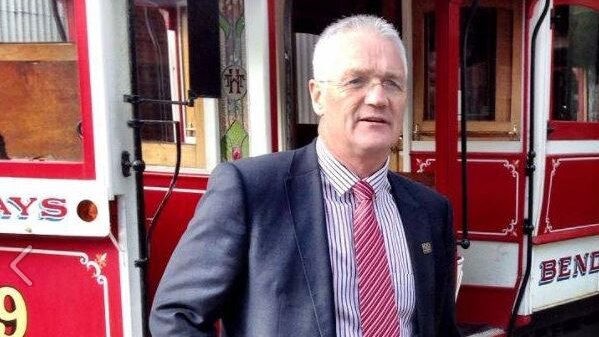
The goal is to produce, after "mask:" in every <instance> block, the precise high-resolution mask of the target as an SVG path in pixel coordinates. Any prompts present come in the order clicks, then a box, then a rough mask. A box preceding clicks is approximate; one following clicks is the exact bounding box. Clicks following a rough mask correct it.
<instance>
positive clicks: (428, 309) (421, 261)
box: [389, 174, 435, 332]
mask: <svg viewBox="0 0 599 337" xmlns="http://www.w3.org/2000/svg"><path fill="white" fill-rule="evenodd" d="M389 180H390V182H391V190H392V193H393V197H394V198H395V203H396V204H397V207H398V209H399V214H400V216H401V220H402V223H403V227H404V231H405V235H406V241H407V243H408V248H409V250H410V257H411V262H412V269H413V273H414V287H415V290H416V315H417V323H418V331H420V332H424V331H426V330H427V327H426V324H427V322H430V320H429V319H430V317H433V308H434V297H433V296H434V294H435V289H434V282H433V280H434V279H435V275H434V270H435V269H434V258H433V253H432V250H433V249H435V247H432V244H431V242H432V241H431V236H430V233H431V231H430V229H429V227H430V222H429V221H428V214H427V213H426V212H425V211H424V209H422V208H421V207H420V205H419V204H418V202H417V201H416V200H414V198H412V196H411V195H410V193H409V192H408V190H407V189H406V187H405V183H404V182H402V181H401V178H398V177H397V176H395V175H394V174H389Z"/></svg>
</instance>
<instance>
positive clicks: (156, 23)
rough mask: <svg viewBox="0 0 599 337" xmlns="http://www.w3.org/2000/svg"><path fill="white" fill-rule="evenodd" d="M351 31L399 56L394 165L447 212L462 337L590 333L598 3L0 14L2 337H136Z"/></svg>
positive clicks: (429, 0) (176, 7) (597, 289)
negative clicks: (403, 73)
mask: <svg viewBox="0 0 599 337" xmlns="http://www.w3.org/2000/svg"><path fill="white" fill-rule="evenodd" d="M354 13H370V14H375V15H379V16H383V17H385V18H387V19H388V20H389V21H390V22H392V23H394V24H395V25H396V26H397V27H398V28H399V30H400V32H401V34H402V38H403V40H404V42H405V44H406V47H407V53H408V68H409V69H408V72H409V74H410V76H409V77H410V82H409V91H410V92H411V93H412V94H411V97H410V99H409V102H408V107H407V111H406V115H405V118H404V127H403V136H402V137H401V138H400V139H398V140H397V143H396V144H395V145H394V146H393V147H392V155H391V166H392V168H393V170H395V171H398V172H400V173H401V174H404V175H406V176H409V177H411V178H413V179H415V180H418V181H420V182H422V183H424V184H427V185H429V186H431V187H433V188H435V189H437V190H438V191H440V192H441V193H443V194H445V195H446V196H447V197H448V198H449V199H450V200H451V202H452V204H453V206H454V219H455V231H456V237H457V239H458V242H456V244H457V245H458V250H459V255H460V256H461V258H460V260H459V262H457V263H456V267H457V268H458V271H459V272H458V278H457V280H456V282H457V284H458V286H459V287H458V293H457V294H456V296H457V297H456V298H457V316H458V321H459V324H460V325H461V327H462V328H463V330H464V334H465V335H467V336H528V335H532V334H533V333H535V336H541V335H543V333H546V334H547V335H549V334H550V333H551V331H553V330H555V331H557V330H559V329H561V326H562V325H563V324H566V323H569V324H570V325H572V324H571V323H572V322H574V323H575V324H574V325H577V324H578V325H582V324H584V322H585V320H584V318H585V317H588V316H589V315H591V314H595V315H597V314H596V313H597V312H599V175H598V174H597V173H598V172H599V2H597V1H596V0H509V1H508V0H505V1H503V0H476V1H472V2H471V1H462V0H403V1H401V0H374V1H369V0H355V1H344V0H338V1H332V2H325V1H316V0H283V1H275V0H245V1H243V0H192V1H185V0H128V1H125V0H111V1H103V0H0V102H1V103H0V119H1V120H2V122H0V336H1V337H23V336H47V335H60V336H80V335H84V336H91V337H93V336H116V337H118V336H149V332H148V331H147V325H146V322H147V315H148V305H149V303H151V300H152V298H153V295H154V292H155V290H156V287H157V284H158V282H159V280H160V277H161V275H162V272H163V270H164V268H165V266H166V264H167V262H168V259H169V257H170V254H171V252H172V250H173V249H174V247H175V245H176V243H177V241H178V239H179V237H180V236H181V234H182V232H183V231H184V229H185V227H186V225H187V222H188V221H189V219H190V218H191V216H192V214H193V212H194V209H195V205H196V203H197V202H198V201H199V202H201V197H202V195H203V194H204V193H205V189H206V186H207V181H208V179H209V177H210V172H211V170H212V169H213V168H214V167H215V166H216V165H217V164H218V163H219V162H222V161H227V160H237V159H240V158H244V157H251V156H256V155H260V154H264V153H270V152H276V151H284V150H287V149H293V148H297V147H299V146H302V145H304V144H306V143H308V142H309V141H311V140H312V139H313V138H314V137H315V136H316V133H317V131H316V125H317V123H318V121H317V119H316V116H315V115H314V114H313V113H312V111H311V108H310V100H309V95H308V91H307V85H306V83H307V80H308V79H309V78H310V76H311V75H310V74H311V55H312V50H313V46H314V43H315V41H316V39H317V37H318V34H319V33H320V31H322V29H323V28H324V27H325V26H326V25H327V24H328V23H330V22H331V21H332V20H334V19H336V18H339V17H342V16H344V15H350V14H354ZM214 244H218V243H217V242H215V243H214ZM202 249H211V247H202ZM594 317H597V316H594ZM543 336H544V335H543Z"/></svg>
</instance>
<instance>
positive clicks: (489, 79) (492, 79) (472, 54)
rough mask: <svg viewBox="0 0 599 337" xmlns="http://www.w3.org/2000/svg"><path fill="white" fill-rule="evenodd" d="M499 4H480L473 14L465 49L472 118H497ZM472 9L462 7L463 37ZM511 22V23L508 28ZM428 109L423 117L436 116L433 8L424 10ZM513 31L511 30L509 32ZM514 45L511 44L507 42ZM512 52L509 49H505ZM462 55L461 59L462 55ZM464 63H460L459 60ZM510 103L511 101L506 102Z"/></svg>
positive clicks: (426, 105)
mask: <svg viewBox="0 0 599 337" xmlns="http://www.w3.org/2000/svg"><path fill="white" fill-rule="evenodd" d="M498 11H499V9H497V8H479V9H478V10H477V12H476V15H475V16H474V18H473V21H472V24H471V28H470V34H469V36H468V47H467V50H466V80H467V81H468V88H467V89H468V90H467V91H466V104H467V106H468V109H467V110H468V112H467V115H466V118H467V120H469V121H494V120H495V119H496V116H495V110H496V107H497V106H496V104H495V98H496V94H500V93H496V88H495V83H496V81H497V78H496V64H497V56H498V55H497V54H498V50H497V14H498ZM468 12H469V11H468V10H467V9H465V8H463V9H462V10H461V13H460V17H461V23H460V27H461V32H462V34H461V37H462V38H463V37H464V34H463V33H464V31H465V27H466V20H467V18H468V15H469V13H468ZM510 27H511V26H510V25H508V29H509V28H510ZM424 31H425V54H426V58H425V68H424V70H425V98H424V102H425V110H424V120H434V119H435V55H436V53H435V16H434V12H428V13H425V16H424ZM510 35H511V34H510ZM508 47H511V44H509V45H508ZM502 54H504V55H510V54H511V52H510V51H509V50H507V51H502ZM462 57H463V56H462V55H460V60H461V59H462ZM460 64H461V63H460ZM507 103H508V105H509V101H508V102H507Z"/></svg>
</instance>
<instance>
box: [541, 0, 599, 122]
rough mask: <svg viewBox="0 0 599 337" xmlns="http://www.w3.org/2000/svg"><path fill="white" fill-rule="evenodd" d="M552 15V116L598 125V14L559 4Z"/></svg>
mask: <svg viewBox="0 0 599 337" xmlns="http://www.w3.org/2000/svg"><path fill="white" fill-rule="evenodd" d="M555 15H556V20H555V21H554V27H553V28H554V29H553V69H552V70H553V72H552V74H553V80H552V117H553V119H554V120H561V121H578V122H599V101H598V96H599V76H598V69H599V53H598V48H599V47H598V46H599V12H598V11H594V10H592V9H589V8H586V7H582V6H571V5H559V6H556V7H555Z"/></svg>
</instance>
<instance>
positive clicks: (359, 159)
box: [320, 137, 389, 179]
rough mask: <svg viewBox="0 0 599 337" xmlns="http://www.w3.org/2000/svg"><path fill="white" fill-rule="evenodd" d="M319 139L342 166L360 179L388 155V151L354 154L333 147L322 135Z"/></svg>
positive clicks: (384, 160)
mask: <svg viewBox="0 0 599 337" xmlns="http://www.w3.org/2000/svg"><path fill="white" fill-rule="evenodd" d="M320 140H321V142H322V144H323V145H324V147H325V148H326V149H327V151H329V152H330V153H331V155H333V157H335V159H337V160H338V161H339V162H340V163H341V164H342V165H343V166H345V167H346V168H347V169H348V170H350V171H351V172H352V173H353V174H355V175H357V176H358V177H359V178H360V179H364V178H366V177H369V176H371V175H372V174H374V173H375V172H376V171H378V170H379V169H380V168H381V167H383V165H385V163H386V162H387V158H388V157H389V152H386V153H381V154H376V153H372V152H369V153H365V154H354V153H349V151H339V150H338V149H336V148H335V147H331V146H330V145H329V144H328V143H327V141H326V139H324V137H320Z"/></svg>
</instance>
